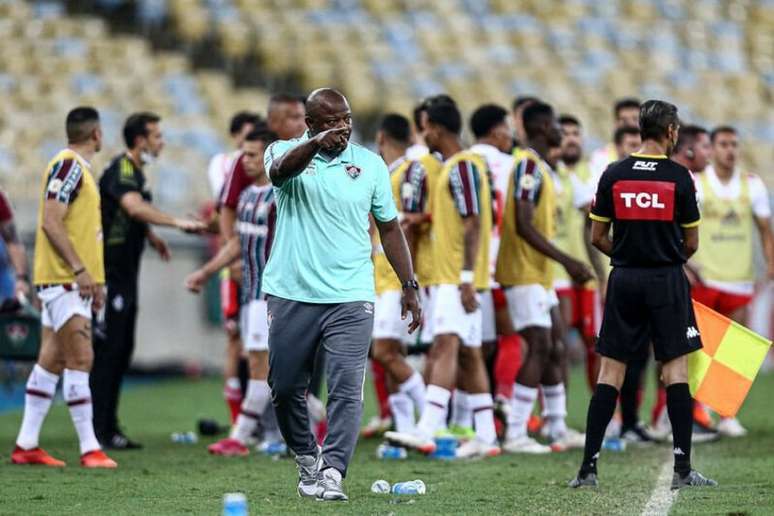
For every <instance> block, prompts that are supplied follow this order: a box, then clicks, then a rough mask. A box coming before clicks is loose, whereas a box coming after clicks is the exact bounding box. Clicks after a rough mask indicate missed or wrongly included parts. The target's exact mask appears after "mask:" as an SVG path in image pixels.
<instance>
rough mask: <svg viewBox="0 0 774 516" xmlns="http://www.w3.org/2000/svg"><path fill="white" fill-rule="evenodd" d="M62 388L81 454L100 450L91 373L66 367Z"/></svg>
mask: <svg viewBox="0 0 774 516" xmlns="http://www.w3.org/2000/svg"><path fill="white" fill-rule="evenodd" d="M62 378H63V382H62V390H63V391H64V399H65V402H66V403H67V407H68V408H69V409H70V418H71V419H72V420H73V425H74V426H75V432H76V433H77V434H78V441H79V442H80V447H81V455H83V454H85V453H88V452H90V451H94V450H99V449H100V446H99V442H98V441H97V438H96V437H95V435H94V423H93V421H92V419H93V413H94V409H93V407H92V404H91V389H90V388H89V373H87V372H85V371H76V370H74V369H65V370H64V375H62Z"/></svg>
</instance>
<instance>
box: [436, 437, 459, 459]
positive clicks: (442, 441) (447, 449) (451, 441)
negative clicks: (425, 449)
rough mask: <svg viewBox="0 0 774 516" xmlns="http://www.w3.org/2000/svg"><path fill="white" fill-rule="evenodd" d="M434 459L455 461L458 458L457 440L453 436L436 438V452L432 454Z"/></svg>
mask: <svg viewBox="0 0 774 516" xmlns="http://www.w3.org/2000/svg"><path fill="white" fill-rule="evenodd" d="M430 457H432V458H433V459H441V460H454V459H456V458H457V439H455V438H454V437H452V436H442V437H436V438H435V451H434V452H433V453H432V454H430Z"/></svg>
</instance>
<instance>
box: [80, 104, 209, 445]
mask: <svg viewBox="0 0 774 516" xmlns="http://www.w3.org/2000/svg"><path fill="white" fill-rule="evenodd" d="M160 120H161V119H160V117H159V116H158V115H155V114H153V113H135V114H133V115H131V116H130V117H129V118H128V119H127V120H126V123H125V125H124V131H123V133H124V141H125V142H126V147H127V150H126V151H125V152H123V153H121V154H119V155H118V156H116V157H115V158H114V159H113V160H112V161H111V163H110V165H109V166H108V167H107V168H106V169H105V171H104V172H103V174H102V177H101V178H100V181H99V193H100V196H101V204H102V229H103V232H104V246H105V247H104V251H105V274H106V279H107V290H108V295H107V303H106V306H105V321H104V323H103V324H100V325H98V327H97V328H96V329H95V332H94V366H93V369H92V373H91V382H90V383H91V392H92V401H93V404H94V430H95V433H96V434H97V439H98V440H99V442H100V444H102V446H103V447H104V448H112V449H134V448H140V447H141V446H140V445H139V444H138V443H135V442H132V441H131V440H129V439H127V438H126V436H124V435H123V433H122V432H121V429H120V427H119V425H118V416H117V412H118V397H119V393H120V390H121V380H122V379H123V376H124V373H125V372H126V370H127V368H128V367H129V363H130V361H131V358H132V351H133V350H134V330H135V325H136V321H137V279H138V276H139V272H140V257H141V256H142V252H143V249H144V247H145V241H146V240H147V241H148V243H149V244H150V245H151V246H152V247H153V248H154V249H155V250H156V251H157V252H158V253H159V255H160V256H161V259H162V260H164V261H169V259H170V252H169V247H168V246H167V244H166V242H165V241H164V240H163V239H162V238H161V237H159V236H158V235H156V233H154V232H153V230H152V229H151V227H150V224H154V225H160V226H170V227H174V228H177V229H180V230H181V231H185V232H188V233H191V232H199V231H202V230H203V229H204V225H203V224H202V223H201V222H198V221H195V220H187V219H178V218H174V217H172V216H170V215H167V214H165V213H163V212H161V211H159V210H158V209H156V208H155V207H154V206H153V205H152V204H151V194H150V191H149V190H148V189H147V187H146V184H145V175H144V174H143V170H142V167H143V166H144V165H145V164H146V163H147V162H148V161H150V160H152V159H154V158H156V157H158V155H159V153H160V152H161V149H162V148H163V147H164V139H163V137H162V134H161V128H160V127H159V122H160Z"/></svg>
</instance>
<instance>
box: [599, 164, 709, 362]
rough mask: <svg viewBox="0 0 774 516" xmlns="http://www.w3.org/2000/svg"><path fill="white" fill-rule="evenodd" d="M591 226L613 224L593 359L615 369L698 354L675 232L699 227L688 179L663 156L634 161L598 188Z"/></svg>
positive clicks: (680, 243)
mask: <svg viewBox="0 0 774 516" xmlns="http://www.w3.org/2000/svg"><path fill="white" fill-rule="evenodd" d="M591 218H592V219H595V220H598V221H601V222H612V224H613V254H612V256H611V265H612V266H613V270H612V271H611V272H610V278H609V280H608V290H607V297H606V302H605V313H604V318H603V319H602V329H601V331H600V334H599V339H598V340H597V352H598V353H599V354H600V355H602V356H604V357H609V358H612V359H614V360H618V361H619V362H624V363H626V362H629V361H630V360H635V359H638V358H639V359H642V358H646V357H647V356H648V353H649V350H650V343H651V342H652V343H653V350H654V354H655V357H656V360H657V361H659V362H662V363H663V362H669V361H670V360H672V359H673V358H677V357H679V356H682V355H685V354H687V353H690V352H692V351H696V350H697V349H700V348H701V339H700V338H699V335H698V332H697V331H696V320H695V319H694V314H693V307H692V306H691V294H690V284H689V283H688V279H687V278H686V276H685V273H684V272H683V264H685V262H686V258H685V255H684V252H683V233H682V229H681V228H682V227H695V226H697V225H698V224H699V218H700V215H699V208H698V205H697V203H696V189H695V187H694V184H693V179H692V178H691V173H690V172H689V171H688V169H686V168H685V167H683V166H682V165H679V164H677V163H675V162H674V161H672V160H670V159H669V158H667V157H666V156H643V155H638V154H633V155H631V156H630V157H628V158H626V159H624V160H622V161H619V162H618V163H615V164H613V165H611V166H610V168H609V169H608V170H607V171H606V172H605V173H604V175H603V176H602V178H601V179H600V181H599V187H598V189H597V196H596V199H595V202H594V206H593V207H592V209H591Z"/></svg>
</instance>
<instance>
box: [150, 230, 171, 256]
mask: <svg viewBox="0 0 774 516" xmlns="http://www.w3.org/2000/svg"><path fill="white" fill-rule="evenodd" d="M148 243H149V244H150V245H151V247H153V249H155V250H156V252H157V253H159V256H160V257H161V259H162V261H165V262H168V261H169V260H171V259H172V252H171V251H170V250H169V245H167V242H166V240H164V239H163V238H161V237H160V236H158V235H157V234H156V233H154V232H152V231H151V232H150V233H148Z"/></svg>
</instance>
